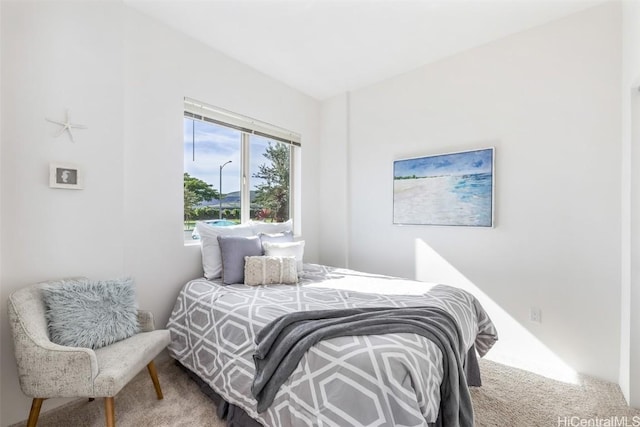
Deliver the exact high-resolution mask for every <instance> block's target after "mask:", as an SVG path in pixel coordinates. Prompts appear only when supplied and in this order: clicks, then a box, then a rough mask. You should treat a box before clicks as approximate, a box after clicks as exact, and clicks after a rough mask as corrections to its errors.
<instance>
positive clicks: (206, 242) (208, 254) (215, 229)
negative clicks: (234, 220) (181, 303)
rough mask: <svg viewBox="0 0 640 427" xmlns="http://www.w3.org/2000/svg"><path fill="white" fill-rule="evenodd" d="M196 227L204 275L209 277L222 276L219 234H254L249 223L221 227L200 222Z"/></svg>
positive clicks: (242, 235)
mask: <svg viewBox="0 0 640 427" xmlns="http://www.w3.org/2000/svg"><path fill="white" fill-rule="evenodd" d="M196 228H197V229H198V234H200V245H201V248H202V269H203V270H204V277H206V278H207V279H217V278H219V277H221V276H222V255H221V254H220V245H219V244H218V236H241V237H250V236H253V232H252V231H251V227H250V226H249V225H247V224H240V225H229V226H225V227H221V226H212V225H208V224H205V223H202V222H198V223H197V224H196Z"/></svg>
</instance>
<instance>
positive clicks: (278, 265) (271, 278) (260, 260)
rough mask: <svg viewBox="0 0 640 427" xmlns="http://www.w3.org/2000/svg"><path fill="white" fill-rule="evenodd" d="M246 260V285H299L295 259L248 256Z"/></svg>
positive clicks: (290, 257)
mask: <svg viewBox="0 0 640 427" xmlns="http://www.w3.org/2000/svg"><path fill="white" fill-rule="evenodd" d="M244 260H245V263H244V284H245V285H250V286H256V285H273V284H280V283H284V284H291V283H298V269H297V268H296V259H295V257H292V256H289V257H277V256H248V257H245V258H244Z"/></svg>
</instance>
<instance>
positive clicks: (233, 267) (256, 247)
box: [218, 236, 262, 285]
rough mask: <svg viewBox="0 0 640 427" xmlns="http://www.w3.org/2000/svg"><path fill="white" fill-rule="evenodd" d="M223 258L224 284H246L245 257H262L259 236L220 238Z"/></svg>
mask: <svg viewBox="0 0 640 427" xmlns="http://www.w3.org/2000/svg"><path fill="white" fill-rule="evenodd" d="M218 243H219V244H220V253H221V256H222V283H224V284H225V285H233V284H234V283H242V282H244V257H246V256H259V255H262V244H261V243H260V239H259V238H258V236H251V237H236V236H218Z"/></svg>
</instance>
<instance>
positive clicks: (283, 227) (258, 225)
mask: <svg viewBox="0 0 640 427" xmlns="http://www.w3.org/2000/svg"><path fill="white" fill-rule="evenodd" d="M249 225H250V226H251V229H252V230H253V234H255V235H258V234H259V233H267V234H275V233H286V232H287V231H291V232H293V221H292V220H290V219H289V220H287V221H285V222H262V221H253V220H251V221H249Z"/></svg>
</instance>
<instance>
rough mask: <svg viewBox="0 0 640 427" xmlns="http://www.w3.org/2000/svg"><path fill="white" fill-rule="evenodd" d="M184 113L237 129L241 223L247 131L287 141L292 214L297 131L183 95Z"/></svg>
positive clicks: (247, 192)
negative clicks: (239, 162)
mask: <svg viewBox="0 0 640 427" xmlns="http://www.w3.org/2000/svg"><path fill="white" fill-rule="evenodd" d="M184 117H188V118H190V119H192V120H199V121H203V122H207V123H213V124H216V125H219V126H225V127H228V128H231V129H236V130H239V131H240V132H241V144H240V147H241V148H240V150H241V154H240V156H241V159H242V166H241V179H242V182H241V186H240V191H241V199H240V222H241V223H246V222H248V221H249V220H250V219H251V188H250V183H251V181H250V177H249V174H250V155H251V153H250V151H251V150H250V147H251V141H250V135H257V136H262V137H264V138H268V139H271V140H274V141H277V142H281V143H286V144H289V146H290V147H289V218H291V219H293V218H295V203H294V199H295V179H294V178H295V175H296V174H295V157H296V153H295V147H301V146H302V144H301V136H300V134H298V133H295V132H292V131H289V130H287V129H284V128H281V127H278V126H275V125H272V124H269V123H266V122H262V121H260V120H257V119H253V118H250V117H247V116H243V115H240V114H237V113H233V112H231V111H228V110H225V109H223V108H218V107H214V106H212V105H208V104H206V103H204V102H201V101H196V100H194V99H191V98H187V97H185V98H184Z"/></svg>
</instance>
